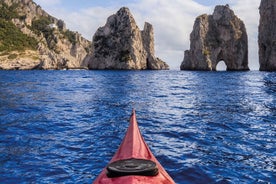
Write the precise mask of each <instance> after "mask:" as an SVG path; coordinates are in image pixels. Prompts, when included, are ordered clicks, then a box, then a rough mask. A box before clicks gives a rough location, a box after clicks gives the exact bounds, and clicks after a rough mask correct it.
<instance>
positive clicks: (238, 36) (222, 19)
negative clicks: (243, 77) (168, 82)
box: [180, 5, 249, 71]
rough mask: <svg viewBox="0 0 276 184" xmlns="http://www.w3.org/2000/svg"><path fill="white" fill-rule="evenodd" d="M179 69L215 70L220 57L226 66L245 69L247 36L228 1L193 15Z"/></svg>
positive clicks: (228, 68)
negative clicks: (204, 12) (188, 40)
mask: <svg viewBox="0 0 276 184" xmlns="http://www.w3.org/2000/svg"><path fill="white" fill-rule="evenodd" d="M190 42H191V43H190V50H186V51H185V56H184V60H183V62H182V64H181V66H180V69H181V70H206V71H215V70H216V66H217V64H218V63H219V62H220V61H221V60H223V61H224V62H225V64H226V66H227V70H228V71H229V70H237V71H238V70H239V71H240V70H249V68H248V39H247V33H246V29H245V25H244V23H243V21H241V20H240V19H239V18H238V17H237V16H236V15H235V14H234V12H233V11H232V10H231V9H230V8H229V6H228V5H225V6H216V7H215V10H214V13H213V14H212V15H207V14H204V15H201V16H199V17H197V18H196V20H195V23H194V27H193V31H192V33H191V35H190Z"/></svg>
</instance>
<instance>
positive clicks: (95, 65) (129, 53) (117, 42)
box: [89, 7, 169, 70]
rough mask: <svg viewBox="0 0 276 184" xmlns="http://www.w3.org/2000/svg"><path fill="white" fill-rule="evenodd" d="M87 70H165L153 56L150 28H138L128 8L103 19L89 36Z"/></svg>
mask: <svg viewBox="0 0 276 184" xmlns="http://www.w3.org/2000/svg"><path fill="white" fill-rule="evenodd" d="M93 50H94V52H93V54H92V58H91V60H89V68H90V69H120V70H124V69H127V70H128V69H137V70H143V69H168V68H169V67H168V65H167V64H166V63H165V62H163V61H162V60H160V59H159V58H156V57H155V56H154V36H153V27H152V25H151V24H149V23H145V26H144V30H143V31H140V30H139V28H138V26H137V24H136V22H135V20H134V18H133V16H132V15H131V13H130V11H129V9H128V8H126V7H123V8H121V9H120V10H119V11H118V12H117V13H116V14H114V15H112V16H110V17H109V18H108V19H107V22H106V24H105V26H103V27H100V28H99V29H98V30H97V31H96V33H95V34H94V36H93Z"/></svg>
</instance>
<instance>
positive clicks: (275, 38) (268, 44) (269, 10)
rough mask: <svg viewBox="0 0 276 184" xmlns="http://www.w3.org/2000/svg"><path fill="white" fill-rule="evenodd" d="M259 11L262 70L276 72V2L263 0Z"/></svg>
mask: <svg viewBox="0 0 276 184" xmlns="http://www.w3.org/2000/svg"><path fill="white" fill-rule="evenodd" d="M259 11H260V24H259V63H260V70H261V71H276V0H262V1H261V5H260V8H259Z"/></svg>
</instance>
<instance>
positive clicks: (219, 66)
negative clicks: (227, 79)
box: [216, 60, 227, 71]
mask: <svg viewBox="0 0 276 184" xmlns="http://www.w3.org/2000/svg"><path fill="white" fill-rule="evenodd" d="M226 70H227V66H226V64H225V62H224V61H223V60H221V61H219V62H218V64H217V66H216V71H226Z"/></svg>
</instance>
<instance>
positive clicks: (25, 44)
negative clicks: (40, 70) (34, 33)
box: [0, 18, 38, 52]
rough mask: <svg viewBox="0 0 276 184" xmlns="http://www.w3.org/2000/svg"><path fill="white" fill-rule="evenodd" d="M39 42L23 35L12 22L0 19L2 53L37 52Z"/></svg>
mask: <svg viewBox="0 0 276 184" xmlns="http://www.w3.org/2000/svg"><path fill="white" fill-rule="evenodd" d="M37 44H38V43H37V41H36V40H35V39H34V38H32V37H29V36H27V35H25V34H23V33H22V32H21V31H20V30H19V29H18V28H17V27H16V26H15V25H14V24H13V23H12V22H10V21H6V20H4V19H1V18H0V52H3V51H17V50H18V51H23V50H26V49H31V50H35V49H36V46H37Z"/></svg>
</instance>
